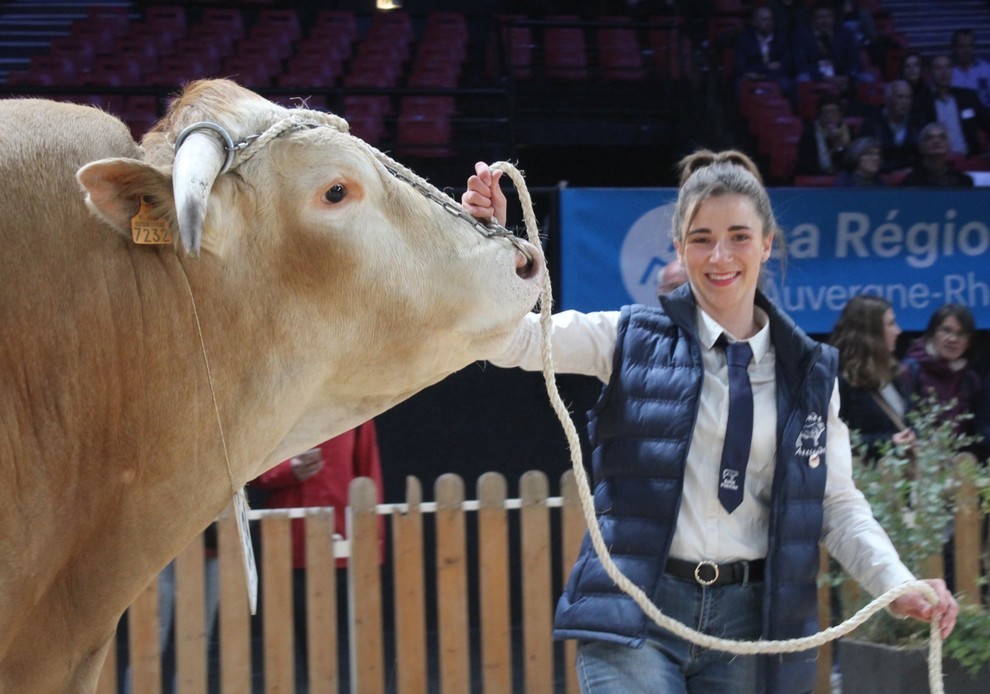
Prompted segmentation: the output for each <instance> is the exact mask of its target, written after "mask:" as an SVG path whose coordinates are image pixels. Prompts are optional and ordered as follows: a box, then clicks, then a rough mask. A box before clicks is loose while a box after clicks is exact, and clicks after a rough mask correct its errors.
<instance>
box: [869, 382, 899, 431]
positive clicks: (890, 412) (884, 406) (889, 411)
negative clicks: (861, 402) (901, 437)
mask: <svg viewBox="0 0 990 694" xmlns="http://www.w3.org/2000/svg"><path fill="white" fill-rule="evenodd" d="M870 395H871V396H872V397H873V399H874V400H875V401H876V403H877V405H879V406H880V409H881V410H883V413H884V414H885V415H887V417H888V418H889V419H890V421H892V422H893V423H894V426H896V427H897V431H904V430H905V429H907V428H908V426H907V424H905V423H904V420H903V419H901V417H900V415H898V414H897V413H896V412H894V408H893V407H891V406H890V403H888V402H887V401H886V400H884V399H883V396H882V395H880V393H878V392H877V391H875V390H871V391H870Z"/></svg>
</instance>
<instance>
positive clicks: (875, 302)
mask: <svg viewBox="0 0 990 694" xmlns="http://www.w3.org/2000/svg"><path fill="white" fill-rule="evenodd" d="M900 334H901V328H900V326H898V325H897V318H896V316H895V315H894V309H893V307H892V306H891V305H890V303H889V302H888V301H887V300H886V299H883V298H881V297H878V296H854V297H853V298H852V299H850V300H849V301H848V302H847V303H846V305H845V307H844V308H843V309H842V314H841V315H840V316H839V319H838V320H837V321H836V323H835V327H834V328H833V329H832V335H831V337H830V338H829V343H830V344H831V345H832V346H833V347H835V348H836V349H837V350H839V416H840V417H841V418H842V420H843V421H844V422H845V423H846V424H848V425H849V428H850V429H855V430H856V431H858V432H859V434H860V441H861V442H862V443H863V444H865V445H866V454H867V457H868V459H870V460H875V459H876V458H877V457H878V456H879V453H880V449H881V447H882V446H883V445H884V444H885V443H893V444H897V445H909V444H912V443H914V439H915V436H914V431H912V430H911V428H910V427H908V426H907V424H905V422H904V415H905V414H906V412H907V410H908V405H909V400H910V389H909V386H908V384H907V383H906V382H905V380H904V378H903V367H902V366H901V365H900V364H899V363H898V362H897V359H896V358H895V357H894V350H895V349H896V347H897V336H898V335H900Z"/></svg>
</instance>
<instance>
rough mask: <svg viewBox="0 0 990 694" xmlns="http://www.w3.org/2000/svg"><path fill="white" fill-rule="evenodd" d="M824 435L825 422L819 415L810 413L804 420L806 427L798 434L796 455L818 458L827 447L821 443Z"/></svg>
mask: <svg viewBox="0 0 990 694" xmlns="http://www.w3.org/2000/svg"><path fill="white" fill-rule="evenodd" d="M824 433H825V420H823V419H822V417H821V415H819V414H816V413H814V412H812V413H810V414H809V415H808V416H807V417H806V418H805V420H804V426H802V427H801V433H800V434H798V438H797V441H795V442H794V443H795V445H796V446H797V450H796V451H794V454H795V455H800V456H804V457H805V458H810V457H811V456H813V455H814V456H817V455H821V454H822V453H824V452H825V446H823V445H822V443H821V438H822V434H824Z"/></svg>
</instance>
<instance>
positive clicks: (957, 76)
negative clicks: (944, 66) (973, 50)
mask: <svg viewBox="0 0 990 694" xmlns="http://www.w3.org/2000/svg"><path fill="white" fill-rule="evenodd" d="M950 84H951V85H952V86H953V87H964V88H966V89H972V90H974V91H975V92H976V93H977V95H978V96H979V97H980V101H982V102H983V105H984V106H990V63H988V62H987V61H985V60H982V59H980V58H977V59H976V60H974V61H973V62H972V63H971V64H970V65H969V67H966V68H963V67H960V66H959V65H956V66H955V67H953V68H952V81H951V82H950Z"/></svg>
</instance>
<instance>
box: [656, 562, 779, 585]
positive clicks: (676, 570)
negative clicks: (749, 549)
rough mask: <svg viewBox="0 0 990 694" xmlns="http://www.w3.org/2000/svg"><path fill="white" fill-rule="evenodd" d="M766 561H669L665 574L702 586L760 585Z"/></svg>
mask: <svg viewBox="0 0 990 694" xmlns="http://www.w3.org/2000/svg"><path fill="white" fill-rule="evenodd" d="M765 567H766V560H764V559H757V560H755V561H734V562H731V563H729V564H716V563H715V562H713V561H682V560H681V559H668V560H667V566H666V567H665V568H664V573H665V574H667V575H668V576H673V577H674V578H680V579H684V580H687V581H694V582H695V583H697V584H698V585H701V586H711V587H717V586H729V585H735V584H739V583H742V584H746V583H759V582H760V581H762V580H763V569H764V568H765Z"/></svg>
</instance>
